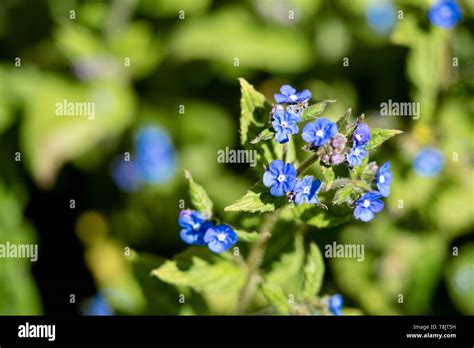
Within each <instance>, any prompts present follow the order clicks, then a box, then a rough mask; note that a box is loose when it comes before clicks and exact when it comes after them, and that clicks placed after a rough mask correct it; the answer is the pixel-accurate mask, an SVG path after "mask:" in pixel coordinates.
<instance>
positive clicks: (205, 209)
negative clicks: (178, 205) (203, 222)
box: [184, 170, 214, 218]
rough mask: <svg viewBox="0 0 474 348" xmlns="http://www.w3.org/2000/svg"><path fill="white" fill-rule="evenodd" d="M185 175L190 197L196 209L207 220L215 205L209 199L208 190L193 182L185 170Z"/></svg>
mask: <svg viewBox="0 0 474 348" xmlns="http://www.w3.org/2000/svg"><path fill="white" fill-rule="evenodd" d="M184 174H185V176H186V179H188V182H189V195H190V196H191V202H192V204H193V206H194V208H196V209H197V210H199V211H200V212H201V213H202V214H203V215H204V216H206V217H207V218H209V217H211V216H212V209H213V206H214V204H213V203H212V201H211V199H210V198H209V196H208V194H207V192H206V190H204V188H203V187H202V186H201V185H199V184H198V183H196V182H195V181H194V180H193V177H192V175H191V173H190V172H188V171H187V170H185V171H184Z"/></svg>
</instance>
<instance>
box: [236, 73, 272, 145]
mask: <svg viewBox="0 0 474 348" xmlns="http://www.w3.org/2000/svg"><path fill="white" fill-rule="evenodd" d="M239 81H240V91H241V97H240V110H241V111H240V143H241V144H245V143H246V142H247V140H248V138H249V128H250V126H251V125H252V124H254V125H257V126H259V127H263V125H264V124H263V123H262V122H261V120H259V119H261V118H262V117H261V116H262V113H263V112H264V109H265V107H266V104H268V103H267V102H266V100H265V97H264V95H263V94H261V93H260V92H258V91H257V90H255V88H254V87H253V86H252V85H251V84H250V83H248V82H247V81H246V80H245V79H244V78H239Z"/></svg>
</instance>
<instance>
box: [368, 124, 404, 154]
mask: <svg viewBox="0 0 474 348" xmlns="http://www.w3.org/2000/svg"><path fill="white" fill-rule="evenodd" d="M401 133H403V131H401V130H398V129H382V128H372V129H371V130H370V142H369V145H367V150H368V151H372V150H375V149H376V148H378V147H379V146H380V145H382V144H383V143H384V142H385V141H387V140H388V139H390V138H391V137H394V136H395V135H397V134H401Z"/></svg>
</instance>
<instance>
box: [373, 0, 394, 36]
mask: <svg viewBox="0 0 474 348" xmlns="http://www.w3.org/2000/svg"><path fill="white" fill-rule="evenodd" d="M365 18H366V19H367V23H368V24H369V27H370V29H372V30H373V31H374V32H375V33H376V34H379V35H387V34H390V32H392V30H393V28H394V27H395V22H396V19H397V18H396V12H395V8H394V7H393V5H392V2H391V1H385V0H382V1H380V2H377V3H376V2H374V1H370V2H369V3H368V6H367V7H366V9H365Z"/></svg>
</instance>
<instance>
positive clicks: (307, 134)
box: [301, 122, 316, 143]
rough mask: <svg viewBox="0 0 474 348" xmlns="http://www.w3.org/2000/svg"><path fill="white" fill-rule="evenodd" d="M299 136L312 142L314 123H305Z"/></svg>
mask: <svg viewBox="0 0 474 348" xmlns="http://www.w3.org/2000/svg"><path fill="white" fill-rule="evenodd" d="M301 137H302V138H303V140H304V141H306V142H308V143H312V142H313V141H314V140H315V138H316V125H315V124H314V123H313V122H310V123H308V124H306V126H304V128H303V133H301Z"/></svg>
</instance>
